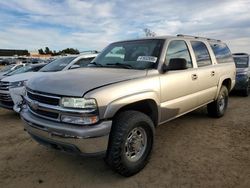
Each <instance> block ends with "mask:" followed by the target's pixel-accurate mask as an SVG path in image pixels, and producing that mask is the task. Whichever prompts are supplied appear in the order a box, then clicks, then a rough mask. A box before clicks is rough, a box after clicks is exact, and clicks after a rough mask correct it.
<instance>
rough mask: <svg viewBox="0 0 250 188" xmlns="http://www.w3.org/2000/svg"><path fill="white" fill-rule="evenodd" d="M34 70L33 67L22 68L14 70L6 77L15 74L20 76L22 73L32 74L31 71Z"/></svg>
mask: <svg viewBox="0 0 250 188" xmlns="http://www.w3.org/2000/svg"><path fill="white" fill-rule="evenodd" d="M32 69H33V66H30V65H28V66H24V67H21V68H19V69H17V70H14V71H12V72H9V73H7V74H5V75H6V76H11V75H14V74H20V73H25V72H30V71H32Z"/></svg>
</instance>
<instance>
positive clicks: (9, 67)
mask: <svg viewBox="0 0 250 188" xmlns="http://www.w3.org/2000/svg"><path fill="white" fill-rule="evenodd" d="M25 65H26V64H23V63H18V64H11V65H7V66H4V67H3V68H1V69H0V80H1V79H2V78H3V77H4V75H5V74H7V73H10V72H12V71H15V70H17V69H19V68H21V67H24V66H25Z"/></svg>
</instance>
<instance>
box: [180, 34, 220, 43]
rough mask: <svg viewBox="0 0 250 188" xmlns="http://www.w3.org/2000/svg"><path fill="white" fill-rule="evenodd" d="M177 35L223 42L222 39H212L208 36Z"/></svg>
mask: <svg viewBox="0 0 250 188" xmlns="http://www.w3.org/2000/svg"><path fill="white" fill-rule="evenodd" d="M176 36H177V37H188V38H194V39H205V40H209V41H216V42H221V40H217V39H211V38H206V37H198V36H192V35H183V34H177V35H176Z"/></svg>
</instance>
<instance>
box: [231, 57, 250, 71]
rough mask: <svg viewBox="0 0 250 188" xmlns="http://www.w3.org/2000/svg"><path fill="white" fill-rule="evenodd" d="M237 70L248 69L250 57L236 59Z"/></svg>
mask: <svg viewBox="0 0 250 188" xmlns="http://www.w3.org/2000/svg"><path fill="white" fill-rule="evenodd" d="M234 62H235V65H236V68H247V67H248V57H234Z"/></svg>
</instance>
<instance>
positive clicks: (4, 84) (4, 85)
mask: <svg viewBox="0 0 250 188" xmlns="http://www.w3.org/2000/svg"><path fill="white" fill-rule="evenodd" d="M9 87H10V82H0V90H5V91H8V90H9Z"/></svg>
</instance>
